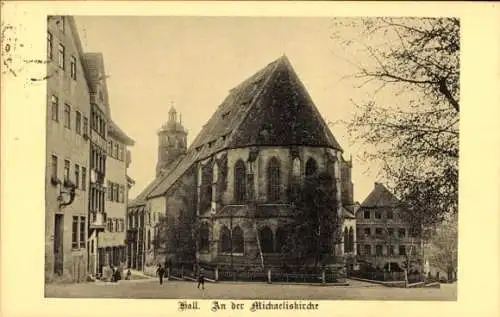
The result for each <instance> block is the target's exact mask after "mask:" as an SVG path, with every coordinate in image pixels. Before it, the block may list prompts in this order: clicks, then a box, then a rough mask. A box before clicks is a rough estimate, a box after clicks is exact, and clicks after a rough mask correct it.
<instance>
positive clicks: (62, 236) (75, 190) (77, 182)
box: [45, 16, 91, 282]
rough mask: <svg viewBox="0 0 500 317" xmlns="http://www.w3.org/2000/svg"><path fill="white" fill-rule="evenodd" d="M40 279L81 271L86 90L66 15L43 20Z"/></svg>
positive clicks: (76, 277)
mask: <svg viewBox="0 0 500 317" xmlns="http://www.w3.org/2000/svg"><path fill="white" fill-rule="evenodd" d="M47 57H48V63H47V128H46V134H47V135H46V136H47V144H46V149H47V151H46V153H47V161H46V162H47V163H46V177H45V182H46V186H45V210H46V211H45V279H46V280H47V281H52V280H54V279H64V280H69V281H74V282H79V281H82V280H83V279H84V278H85V277H86V275H87V226H88V210H89V190H90V189H89V170H90V164H91V163H90V160H89V153H90V148H91V142H90V140H89V133H90V131H89V121H90V119H89V118H90V116H91V107H90V96H89V91H88V85H87V79H86V76H85V70H84V66H83V63H82V61H83V50H82V47H81V43H80V39H79V36H78V32H77V30H76V26H75V22H74V20H73V18H72V17H60V16H49V17H48V20H47Z"/></svg>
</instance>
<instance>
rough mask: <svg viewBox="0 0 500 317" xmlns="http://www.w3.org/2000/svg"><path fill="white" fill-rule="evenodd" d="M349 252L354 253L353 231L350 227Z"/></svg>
mask: <svg viewBox="0 0 500 317" xmlns="http://www.w3.org/2000/svg"><path fill="white" fill-rule="evenodd" d="M348 247H349V252H353V251H354V230H353V229H352V227H350V228H349V245H348Z"/></svg>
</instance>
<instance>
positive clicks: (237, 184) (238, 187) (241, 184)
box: [234, 160, 247, 203]
mask: <svg viewBox="0 0 500 317" xmlns="http://www.w3.org/2000/svg"><path fill="white" fill-rule="evenodd" d="M246 180H247V175H246V167H245V163H243V161H242V160H238V161H237V162H236V164H235V165H234V200H235V201H236V202H240V203H241V202H244V201H245V200H246Z"/></svg>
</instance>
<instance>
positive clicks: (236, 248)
mask: <svg viewBox="0 0 500 317" xmlns="http://www.w3.org/2000/svg"><path fill="white" fill-rule="evenodd" d="M232 240H233V252H234V253H243V251H244V249H245V240H244V238H243V230H241V228H240V227H239V226H236V228H234V229H233V232H232Z"/></svg>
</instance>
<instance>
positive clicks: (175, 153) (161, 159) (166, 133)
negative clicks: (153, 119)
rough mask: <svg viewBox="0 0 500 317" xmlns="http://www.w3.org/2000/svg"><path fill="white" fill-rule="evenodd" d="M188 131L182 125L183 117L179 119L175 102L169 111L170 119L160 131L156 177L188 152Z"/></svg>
mask: <svg viewBox="0 0 500 317" xmlns="http://www.w3.org/2000/svg"><path fill="white" fill-rule="evenodd" d="M186 150H187V131H186V129H184V127H183V126H182V122H181V118H179V121H177V111H176V110H175V108H174V105H173V103H172V104H171V106H170V110H169V111H168V121H167V122H166V123H165V124H163V125H162V127H161V129H160V130H159V131H158V162H157V163H156V177H159V176H161V175H162V174H163V173H165V172H167V171H169V170H170V168H171V163H172V162H173V161H175V160H176V159H178V158H179V157H181V156H183V155H184V154H186Z"/></svg>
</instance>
